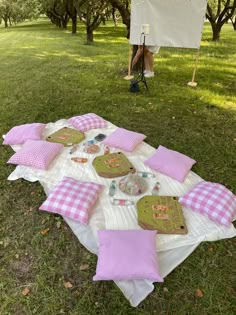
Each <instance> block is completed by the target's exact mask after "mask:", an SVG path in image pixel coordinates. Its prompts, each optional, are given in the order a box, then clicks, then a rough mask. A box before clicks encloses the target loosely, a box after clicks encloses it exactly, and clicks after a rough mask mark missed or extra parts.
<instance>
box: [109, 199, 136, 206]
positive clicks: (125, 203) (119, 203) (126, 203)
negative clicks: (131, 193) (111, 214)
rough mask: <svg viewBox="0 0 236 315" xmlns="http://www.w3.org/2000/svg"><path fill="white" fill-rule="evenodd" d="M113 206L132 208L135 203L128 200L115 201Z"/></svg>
mask: <svg viewBox="0 0 236 315" xmlns="http://www.w3.org/2000/svg"><path fill="white" fill-rule="evenodd" d="M112 204H113V205H115V206H131V205H133V204H134V202H133V201H131V200H127V199H113V200H112Z"/></svg>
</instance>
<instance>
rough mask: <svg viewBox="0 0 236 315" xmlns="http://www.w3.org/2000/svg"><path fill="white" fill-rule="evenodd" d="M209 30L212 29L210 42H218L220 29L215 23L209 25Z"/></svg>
mask: <svg viewBox="0 0 236 315" xmlns="http://www.w3.org/2000/svg"><path fill="white" fill-rule="evenodd" d="M211 28H212V40H213V41H219V40H220V31H221V27H220V26H219V25H217V24H216V23H215V24H213V23H211Z"/></svg>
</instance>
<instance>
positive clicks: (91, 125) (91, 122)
mask: <svg viewBox="0 0 236 315" xmlns="http://www.w3.org/2000/svg"><path fill="white" fill-rule="evenodd" d="M69 123H70V124H71V125H72V126H73V127H75V128H76V129H79V130H80V131H82V132H85V131H87V130H90V129H97V128H107V122H106V120H104V119H103V118H101V117H100V116H98V115H96V114H94V113H89V114H85V115H81V116H75V117H71V118H70V119H69Z"/></svg>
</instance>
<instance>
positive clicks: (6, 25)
mask: <svg viewBox="0 0 236 315" xmlns="http://www.w3.org/2000/svg"><path fill="white" fill-rule="evenodd" d="M3 20H4V23H5V27H8V23H7V20H8V19H7V18H5V17H3Z"/></svg>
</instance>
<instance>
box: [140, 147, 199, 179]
mask: <svg viewBox="0 0 236 315" xmlns="http://www.w3.org/2000/svg"><path fill="white" fill-rule="evenodd" d="M144 163H145V164H146V165H147V166H149V167H150V168H152V169H154V170H156V171H158V172H160V173H163V174H166V175H167V176H170V177H171V178H174V179H176V180H178V181H179V182H181V183H182V182H183V181H184V180H185V178H186V176H187V175H188V173H189V171H190V170H191V168H192V166H193V164H195V163H196V161H195V160H193V159H191V158H190V157H188V156H186V155H184V154H181V153H179V152H177V151H173V150H169V149H167V148H165V147H163V146H161V145H160V146H159V147H158V149H157V150H156V152H155V153H154V155H153V156H151V157H150V158H149V159H147V160H146V161H144Z"/></svg>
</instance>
